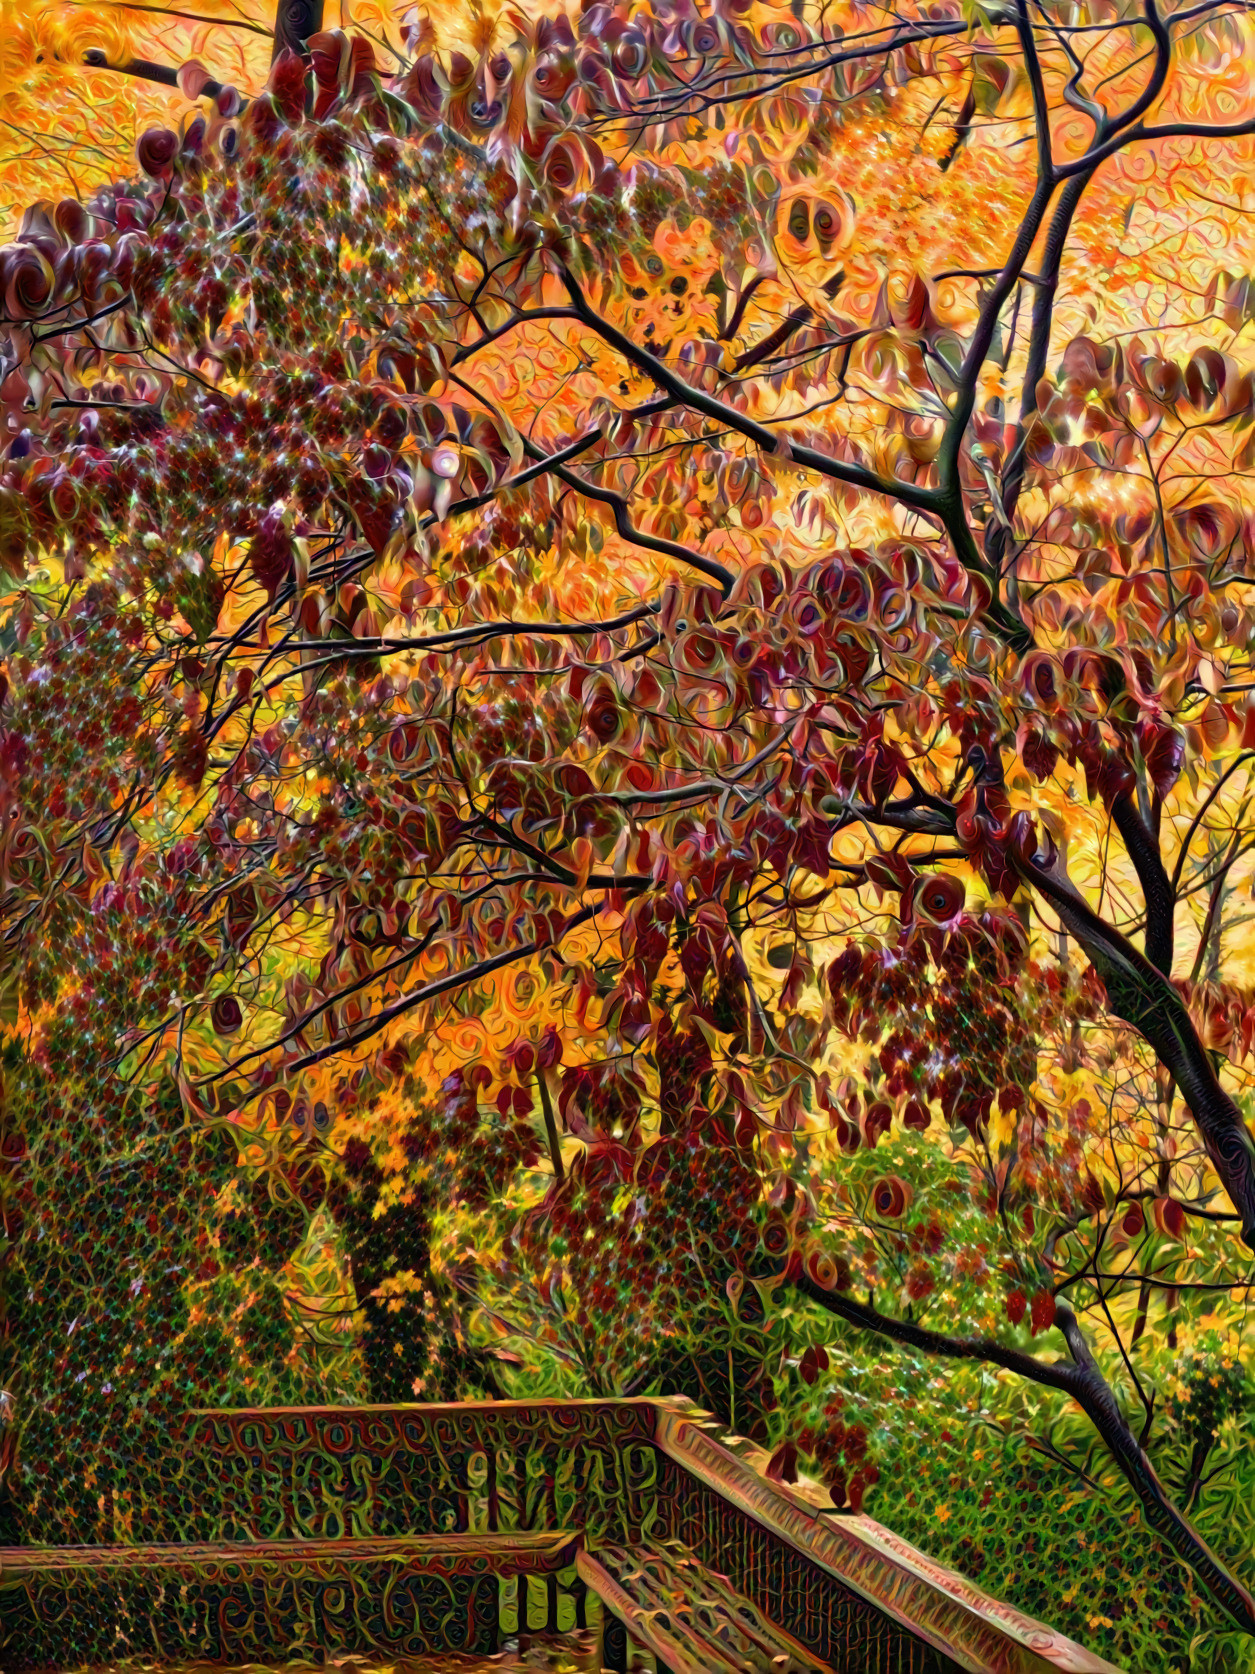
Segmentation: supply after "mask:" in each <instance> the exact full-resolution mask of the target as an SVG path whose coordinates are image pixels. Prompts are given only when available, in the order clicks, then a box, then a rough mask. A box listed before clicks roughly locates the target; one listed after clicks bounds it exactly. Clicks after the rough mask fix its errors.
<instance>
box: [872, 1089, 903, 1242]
mask: <svg viewBox="0 0 1255 1674" xmlns="http://www.w3.org/2000/svg"><path fill="white" fill-rule="evenodd" d="M870 1115H871V1113H870V1112H868V1117H869V1120H870ZM912 1195H913V1194H912V1191H911V1188H910V1186H908V1185H907V1183H906V1181H905V1180H902V1179H900V1178H899V1177H898V1175H896V1174H888V1175H885V1176H884V1177H883V1178H882V1179H880V1180H876V1181H873V1183H872V1190H871V1203H872V1208H873V1209H874V1210H875V1212H876V1214H877V1215H879V1216H881V1218H882V1219H884V1220H896V1219H897V1218H898V1216H899V1215H904V1214H905V1213H906V1209H907V1205H908V1204H909V1203H910V1201H911V1197H912Z"/></svg>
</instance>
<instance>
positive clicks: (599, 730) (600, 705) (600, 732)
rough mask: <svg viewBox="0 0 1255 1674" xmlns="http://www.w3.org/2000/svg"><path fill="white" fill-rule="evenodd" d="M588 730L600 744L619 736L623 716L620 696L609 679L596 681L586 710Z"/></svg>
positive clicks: (609, 741) (608, 742) (585, 716)
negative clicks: (620, 707)
mask: <svg viewBox="0 0 1255 1674" xmlns="http://www.w3.org/2000/svg"><path fill="white" fill-rule="evenodd" d="M584 718H585V721H586V722H587V725H588V730H589V731H590V732H591V733H592V735H593V737H594V738H595V739H596V740H597V742H598V743H599V744H610V743H612V742H613V741H614V740H615V739H616V738H617V737H618V736H619V729H620V727H621V725H622V716H621V712H620V709H619V700H618V696H617V695H616V693H615V690H614V687H613V686H612V685H611V684H610V682H609V681H608V680H605V679H598V680H597V681H595V682H594V684H593V687H592V690H591V692H590V694H589V698H588V703H587V706H586V708H585V711H584Z"/></svg>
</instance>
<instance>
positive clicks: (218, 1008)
mask: <svg viewBox="0 0 1255 1674" xmlns="http://www.w3.org/2000/svg"><path fill="white" fill-rule="evenodd" d="M211 1015H212V1017H213V1025H214V1028H215V1029H216V1030H217V1032H218V1033H219V1034H220V1035H233V1034H235V1032H236V1031H237V1030H238V1029H239V1027H240V1025H241V1024H242V1023H243V1021H244V1013H243V1011H242V1010H241V1008H240V1002H239V1001H238V1000H237V999H236V997H235V995H234V994H220V995H219V996H218V998H217V999H216V1000H215V1001H214V1003H213V1010H212V1013H211Z"/></svg>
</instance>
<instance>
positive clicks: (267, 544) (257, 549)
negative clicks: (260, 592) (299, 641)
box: [248, 511, 294, 604]
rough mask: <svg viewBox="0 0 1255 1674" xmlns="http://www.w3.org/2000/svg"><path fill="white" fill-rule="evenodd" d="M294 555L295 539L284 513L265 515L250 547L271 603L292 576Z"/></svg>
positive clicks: (252, 561)
mask: <svg viewBox="0 0 1255 1674" xmlns="http://www.w3.org/2000/svg"><path fill="white" fill-rule="evenodd" d="M293 556H294V549H293V545H292V536H291V534H290V533H289V531H288V528H287V526H286V524H285V523H284V521H283V516H282V514H281V513H280V512H277V511H268V512H265V513H264V514H263V515H262V517H261V518H260V519H259V520H258V524H257V533H256V534H255V535H254V536H253V539H252V542H251V544H250V545H249V549H248V564H249V568H250V569H251V570H252V572H253V574H254V576H255V577H256V578H257V581H258V582H259V583H260V585H261V586H262V587H263V588H264V589H265V593H266V597H267V599H268V600H269V601H270V603H271V604H273V603H274V601H275V598H276V596H277V594H278V592H279V589H280V588H281V587H282V586H283V584H284V582H286V581H287V580H288V579H289V578H290V576H291V575H292V570H293Z"/></svg>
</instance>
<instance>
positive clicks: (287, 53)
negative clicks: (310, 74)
mask: <svg viewBox="0 0 1255 1674" xmlns="http://www.w3.org/2000/svg"><path fill="white" fill-rule="evenodd" d="M306 75H307V70H306V65H305V60H304V59H303V58H301V57H300V56H299V54H297V53H295V52H293V51H292V50H291V48H290V47H284V49H283V51H282V52H281V53H280V54H279V56H278V58H276V59H275V61H274V63H273V64H272V65H271V67H270V79H269V80H268V81H267V83H266V87H267V90H268V91H269V93H270V96H271V98H272V99H273V100H274V105H275V110H276V111H277V112H278V114H279V116H280V117H282V119H283V121H284V122H286V123H287V125H288V127H289V128H296V127H298V126H299V125H300V123H301V121H302V119H303V117H304V115H305V82H306Z"/></svg>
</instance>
